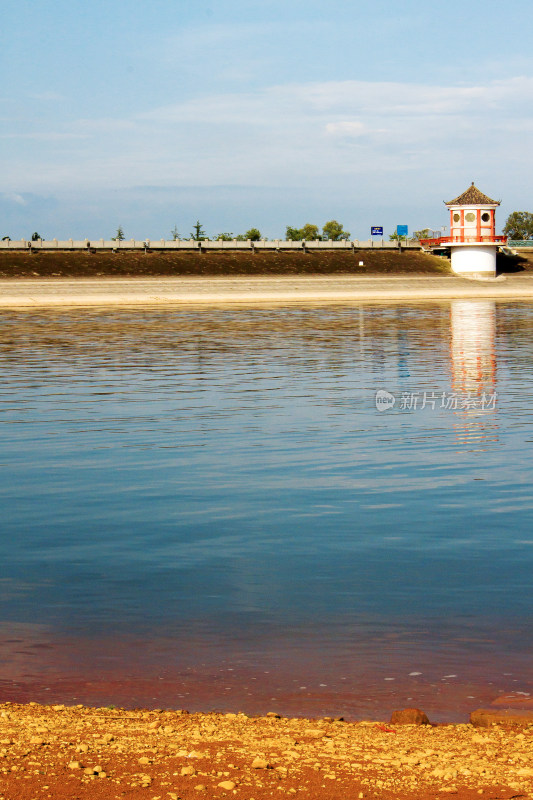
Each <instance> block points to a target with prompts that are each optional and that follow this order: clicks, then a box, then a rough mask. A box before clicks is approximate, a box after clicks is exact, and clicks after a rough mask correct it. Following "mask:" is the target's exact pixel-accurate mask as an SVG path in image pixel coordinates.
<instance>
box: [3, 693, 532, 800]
mask: <svg viewBox="0 0 533 800" xmlns="http://www.w3.org/2000/svg"><path fill="white" fill-rule="evenodd" d="M409 719H411V718H409ZM474 721H475V720H474ZM532 743H533V724H532V720H529V723H527V722H526V723H524V724H521V725H516V724H505V723H499V724H496V725H491V726H490V727H474V726H473V725H472V724H462V725H442V726H440V725H439V726H432V725H428V724H419V725H415V724H401V720H400V721H396V722H394V723H393V722H389V721H383V722H381V723H379V722H378V723H376V722H371V721H361V722H355V723H348V722H344V721H343V720H342V719H340V718H339V719H336V720H334V719H332V718H331V717H326V718H322V719H314V720H313V719H303V718H283V717H280V716H278V715H277V714H276V712H275V711H272V712H270V713H269V714H267V715H266V716H263V717H250V716H247V715H246V714H242V713H229V714H217V713H208V714H189V713H187V712H186V711H162V710H152V711H146V710H134V711H125V710H123V709H115V708H113V707H108V708H87V707H84V706H73V707H68V706H64V705H56V706H42V705H38V704H36V703H30V704H27V705H18V704H15V703H3V704H1V705H0V797H1V798H5V800H8V799H9V800H15V798H16V799H17V800H31V799H32V798H36V797H45V798H54V800H56V799H57V800H67V799H68V800H72V798H78V800H82V798H88V800H89V799H90V800H97V798H102V800H103V799H104V798H106V800H107V799H108V798H122V797H124V796H126V797H128V798H132V800H138V799H140V798H150V800H163V799H165V800H189V799H190V798H198V797H199V798H202V797H205V798H218V797H220V798H224V797H237V798H243V800H252V799H253V800H265V798H270V797H279V796H288V797H294V796H296V797H302V798H304V797H305V798H313V800H315V798H316V800H334V799H335V800H345V798H358V799H360V800H362V799H363V798H364V799H366V800H378V799H379V800H392V798H394V799H395V800H407V798H409V799H410V800H427V798H433V797H435V798H438V797H443V796H446V795H448V794H450V795H452V796H453V797H457V798H458V800H473V798H479V797H480V796H485V797H488V798H489V797H490V798H501V800H508V799H510V798H513V797H514V798H517V797H521V798H531V797H532V796H533V768H532V764H531V756H532V754H533V753H532Z"/></svg>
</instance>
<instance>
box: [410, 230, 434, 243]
mask: <svg viewBox="0 0 533 800" xmlns="http://www.w3.org/2000/svg"><path fill="white" fill-rule="evenodd" d="M430 233H433V231H430V229H429V228H422V230H421V231H415V232H414V233H413V236H414V238H415V239H418V240H419V241H420V239H431V238H432V237H431V236H430Z"/></svg>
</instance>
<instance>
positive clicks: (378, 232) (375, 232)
mask: <svg viewBox="0 0 533 800" xmlns="http://www.w3.org/2000/svg"><path fill="white" fill-rule="evenodd" d="M370 235H371V236H383V228H382V227H381V226H380V225H372V227H371V228H370Z"/></svg>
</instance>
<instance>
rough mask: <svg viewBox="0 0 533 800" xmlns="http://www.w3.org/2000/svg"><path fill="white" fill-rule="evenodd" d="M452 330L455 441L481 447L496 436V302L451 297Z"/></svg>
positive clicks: (495, 439) (492, 440) (494, 439)
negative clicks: (456, 408) (455, 405)
mask: <svg viewBox="0 0 533 800" xmlns="http://www.w3.org/2000/svg"><path fill="white" fill-rule="evenodd" d="M451 331H452V337H451V367H452V389H453V391H454V392H455V393H456V394H457V395H458V401H457V406H458V410H457V411H456V412H455V416H456V420H457V421H456V424H455V428H456V431H457V440H458V442H459V443H460V444H464V445H467V446H478V447H481V448H483V447H484V446H485V445H486V444H487V442H494V441H497V438H498V434H497V428H498V426H497V420H496V403H497V387H496V354H495V334H496V303H495V301H494V300H453V301H452V304H451Z"/></svg>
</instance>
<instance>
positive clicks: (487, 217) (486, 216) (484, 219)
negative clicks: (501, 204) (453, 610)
mask: <svg viewBox="0 0 533 800" xmlns="http://www.w3.org/2000/svg"><path fill="white" fill-rule="evenodd" d="M481 221H482V222H490V214H489V212H488V211H484V212H483V214H482V215H481Z"/></svg>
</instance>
